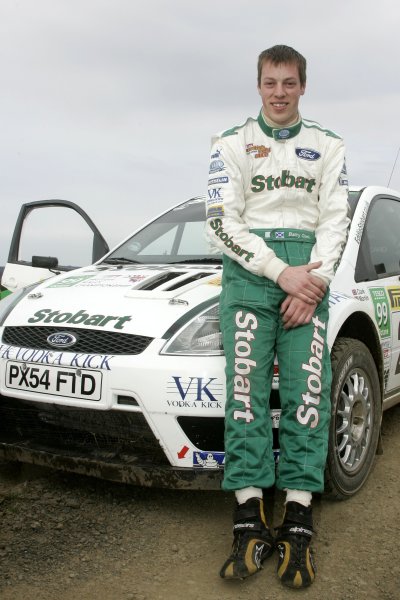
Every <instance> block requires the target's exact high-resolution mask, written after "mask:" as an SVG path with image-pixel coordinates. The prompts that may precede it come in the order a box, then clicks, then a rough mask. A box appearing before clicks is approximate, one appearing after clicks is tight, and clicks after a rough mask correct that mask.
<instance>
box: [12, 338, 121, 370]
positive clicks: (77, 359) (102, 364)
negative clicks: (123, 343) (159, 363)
mask: <svg viewBox="0 0 400 600" xmlns="http://www.w3.org/2000/svg"><path fill="white" fill-rule="evenodd" d="M0 358H3V359H6V360H16V361H22V362H30V363H38V364H43V365H60V366H66V367H76V368H77V369H100V370H105V371H111V366H110V361H111V360H112V359H113V358H115V356H114V355H113V354H84V353H72V352H57V351H55V350H44V349H38V348H36V349H35V348H20V347H18V346H9V345H7V344H0Z"/></svg>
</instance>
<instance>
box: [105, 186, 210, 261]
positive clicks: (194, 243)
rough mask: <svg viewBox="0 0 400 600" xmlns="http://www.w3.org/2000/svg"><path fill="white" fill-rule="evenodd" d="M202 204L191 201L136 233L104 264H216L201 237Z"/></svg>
mask: <svg viewBox="0 0 400 600" xmlns="http://www.w3.org/2000/svg"><path fill="white" fill-rule="evenodd" d="M205 220H206V209H205V201H204V199H203V198H194V199H192V200H188V201H187V202H185V203H183V204H180V205H179V206H176V207H175V208H173V209H172V210H170V211H168V212H167V213H165V214H163V215H162V216H161V217H159V218H158V219H156V220H155V221H153V222H152V223H150V224H149V225H147V226H146V227H144V228H143V229H141V230H140V231H138V232H137V233H136V234H134V235H133V236H132V237H131V238H129V239H128V240H127V241H125V242H124V243H123V244H121V245H120V246H119V247H118V248H116V249H115V250H114V251H113V252H112V253H111V254H110V255H109V256H107V258H106V259H105V260H104V262H107V263H118V262H120V263H139V264H155V263H156V264H174V263H182V262H183V263H197V262H198V263H200V262H208V263H216V264H218V263H220V262H221V254H219V253H218V254H216V253H211V251H210V248H209V246H208V244H207V242H206V240H205V237H204V226H205Z"/></svg>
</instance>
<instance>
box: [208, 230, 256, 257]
mask: <svg viewBox="0 0 400 600" xmlns="http://www.w3.org/2000/svg"><path fill="white" fill-rule="evenodd" d="M210 226H211V229H213V230H214V233H215V235H216V236H217V237H219V238H220V239H221V240H222V241H223V242H224V244H225V246H226V247H227V248H230V249H231V250H232V252H234V253H235V254H237V255H238V256H244V255H245V254H247V256H246V257H245V261H246V262H250V259H251V258H253V257H254V252H249V251H248V250H245V249H244V248H242V247H241V246H239V244H235V242H234V241H233V240H232V236H231V237H229V235H228V234H227V233H225V232H224V229H223V227H222V221H221V219H213V220H212V221H210Z"/></svg>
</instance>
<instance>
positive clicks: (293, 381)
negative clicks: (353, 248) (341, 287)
mask: <svg viewBox="0 0 400 600" xmlns="http://www.w3.org/2000/svg"><path fill="white" fill-rule="evenodd" d="M347 226H348V217H347V179H346V171H345V166H344V147H343V143H342V140H341V139H340V138H339V137H338V136H337V135H336V134H334V133H332V132H331V131H329V130H325V129H323V128H321V127H320V126H319V125H318V124H316V123H314V122H311V121H306V120H304V119H303V120H300V121H299V122H298V123H297V124H295V125H294V126H292V127H286V128H283V129H272V128H271V127H270V126H269V125H268V124H267V123H266V122H265V120H264V118H263V115H262V112H261V113H260V115H259V117H258V119H248V120H247V121H246V123H245V124H244V125H242V126H240V127H235V128H233V129H231V130H229V131H227V132H225V133H223V134H221V135H219V136H217V137H216V139H215V140H214V144H213V148H212V153H211V163H210V178H209V188H208V201H207V236H208V239H209V240H210V242H211V244H212V245H213V246H214V247H216V248H217V249H218V250H220V251H222V252H223V253H224V270H223V278H222V292H221V300H220V318H221V330H222V333H223V343H224V350H225V355H226V379H227V402H226V409H225V415H226V418H225V452H226V458H225V473H224V481H223V488H224V489H225V490H239V489H242V488H246V487H249V486H254V487H258V488H267V487H270V486H272V485H273V484H274V482H275V464H274V458H273V453H272V427H271V418H270V411H269V395H270V390H271V382H272V373H273V364H274V356H275V354H276V355H277V358H278V363H279V373H280V381H279V393H280V400H281V409H282V413H281V419H280V426H279V439H280V449H281V453H280V460H279V466H278V471H277V481H276V484H277V486H278V487H279V488H280V489H285V488H287V489H297V490H307V491H310V492H314V491H317V492H321V491H323V481H324V477H323V474H324V467H325V461H326V454H327V448H328V435H329V418H330V384H331V373H330V359H329V349H328V347H327V341H326V334H327V327H328V292H327V293H326V295H325V297H324V299H323V300H322V302H321V303H320V304H318V306H317V308H316V310H315V312H314V315H313V318H312V321H311V322H310V323H309V324H306V325H302V326H299V327H295V328H292V329H287V330H285V329H284V327H283V321H282V317H281V314H280V307H281V304H282V302H283V300H284V299H285V298H286V293H285V292H284V291H283V290H282V289H281V288H280V287H279V286H278V285H277V283H276V282H277V279H278V277H279V275H280V274H281V272H282V271H283V270H284V269H285V268H286V267H287V266H288V265H290V266H297V265H304V264H307V263H309V262H314V261H318V260H321V261H322V266H321V267H320V268H318V269H316V270H314V271H313V272H312V273H313V274H314V275H316V276H319V277H321V278H322V279H323V280H324V281H325V283H326V284H327V285H328V284H329V282H330V280H331V279H332V277H333V274H334V271H335V266H336V264H337V262H338V260H339V259H340V255H341V252H342V249H343V246H344V243H345V241H346V236H347Z"/></svg>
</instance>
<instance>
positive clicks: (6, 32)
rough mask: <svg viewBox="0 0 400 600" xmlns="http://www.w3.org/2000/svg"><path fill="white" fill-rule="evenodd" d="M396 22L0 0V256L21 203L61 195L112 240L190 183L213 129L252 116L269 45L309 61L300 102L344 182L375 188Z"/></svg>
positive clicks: (397, 114) (389, 8) (261, 1)
mask: <svg viewBox="0 0 400 600" xmlns="http://www.w3.org/2000/svg"><path fill="white" fill-rule="evenodd" d="M399 31H400V3H399V2H398V0H380V1H379V2H377V1H376V0H374V1H372V0H342V1H341V0H337V1H336V2H333V0H332V1H330V2H322V1H321V0H318V1H317V0H303V1H302V2H298V1H296V2H295V1H291V0H286V2H270V1H268V0H236V1H235V0H219V1H216V0H198V1H197V2H194V1H191V0H146V1H145V2H141V1H139V0H0V74H1V93H0V265H4V264H5V262H6V260H7V256H8V249H9V244H10V240H11V236H12V232H13V229H14V224H15V221H16V218H17V215H18V212H19V208H20V206H21V204H23V203H25V202H32V201H34V200H43V199H49V198H63V199H66V200H70V201H73V202H75V203H77V204H79V205H80V206H81V207H82V208H84V209H85V210H86V211H87V212H88V214H89V215H90V216H91V217H92V219H93V220H94V221H95V222H96V224H97V226H98V227H99V229H100V230H101V231H102V233H103V234H104V236H105V237H106V239H107V240H108V241H109V243H110V244H111V245H114V244H116V243H117V242H118V241H119V240H120V239H122V237H125V236H126V235H127V234H128V233H129V232H130V231H133V230H134V229H136V228H137V227H139V226H140V225H141V224H143V223H144V222H145V221H147V220H148V219H150V218H151V217H153V216H155V215H157V214H158V213H160V212H161V211H163V210H165V209H167V208H168V207H170V206H171V205H172V204H174V203H177V202H180V201H184V200H185V199H187V198H189V197H193V196H196V195H200V194H203V193H204V191H205V188H206V183H207V175H208V154H209V146H210V142H209V140H210V136H211V134H212V133H213V132H214V131H219V130H222V129H227V128H229V127H231V126H233V125H237V124H239V123H241V122H243V120H244V119H245V118H246V117H247V116H256V115H257V113H258V111H259V107H260V102H259V96H258V94H257V90H256V62H257V57H258V54H259V53H260V51H262V50H264V49H265V48H268V47H270V46H272V45H274V44H277V43H284V44H288V45H290V46H293V47H295V48H296V49H297V50H299V51H300V52H301V53H302V54H304V55H305V56H306V58H307V61H308V83H307V90H306V94H305V95H304V96H303V98H302V100H301V105H300V106H301V112H302V114H303V116H304V117H307V118H310V119H313V120H316V121H318V122H320V123H321V124H323V125H325V126H327V127H329V128H331V129H334V130H336V131H337V132H339V133H340V134H341V135H343V137H344V139H345V143H346V147H347V165H348V172H349V180H350V183H351V184H354V185H366V184H367V185H368V184H376V185H387V184H388V182H389V178H390V175H391V172H392V168H393V164H394V161H395V158H396V155H397V152H398V149H399V147H400V75H399V56H400V34H399ZM391 187H394V188H395V189H400V158H399V161H398V163H397V166H396V168H395V170H394V173H393V176H392V180H391ZM51 226H52V227H55V229H56V230H58V229H60V231H62V224H58V225H57V224H55V225H51Z"/></svg>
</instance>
